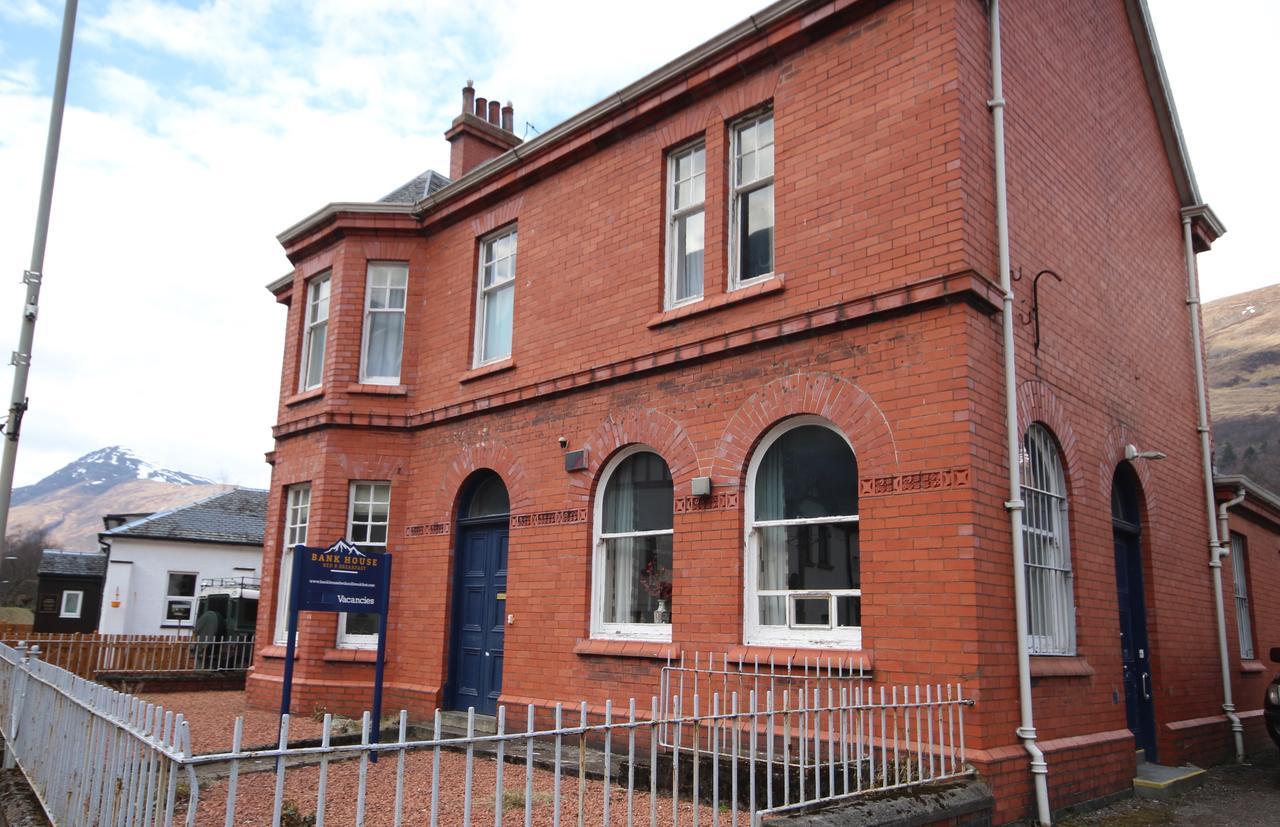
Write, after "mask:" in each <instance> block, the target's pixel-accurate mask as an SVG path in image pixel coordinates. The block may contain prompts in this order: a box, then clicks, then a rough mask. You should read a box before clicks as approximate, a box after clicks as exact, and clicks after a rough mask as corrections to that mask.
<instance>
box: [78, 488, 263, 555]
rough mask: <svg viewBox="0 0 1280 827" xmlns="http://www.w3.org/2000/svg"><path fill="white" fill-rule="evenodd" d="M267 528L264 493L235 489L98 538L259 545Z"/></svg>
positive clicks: (140, 520) (160, 512)
mask: <svg viewBox="0 0 1280 827" xmlns="http://www.w3.org/2000/svg"><path fill="white" fill-rule="evenodd" d="M266 526H267V492H266V491H258V490H255V489H252V488H236V489H234V490H232V491H227V492H225V493H223V494H215V495H214V496H212V497H206V498H205V499H203V500H197V501H196V502H193V503H191V504H190V505H183V506H179V507H177V508H170V509H169V510H167V511H158V512H156V513H155V514H152V515H151V516H149V517H143V518H142V519H139V520H134V521H133V522H131V523H125V524H124V525H122V526H116V527H115V528H113V529H111V530H110V531H104V532H102V533H101V534H100V535H98V536H99V537H102V538H105V539H110V538H113V537H144V538H147V539H152V540H186V541H194V542H204V543H236V544H239V545H253V546H260V545H262V535H263V533H264V532H265V531H266Z"/></svg>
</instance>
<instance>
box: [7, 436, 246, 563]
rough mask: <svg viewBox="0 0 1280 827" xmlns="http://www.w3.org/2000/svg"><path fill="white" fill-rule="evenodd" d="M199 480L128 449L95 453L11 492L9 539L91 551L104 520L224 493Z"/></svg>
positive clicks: (105, 449) (210, 482) (205, 480)
mask: <svg viewBox="0 0 1280 827" xmlns="http://www.w3.org/2000/svg"><path fill="white" fill-rule="evenodd" d="M229 488H231V486H228V485H217V484H214V483H213V482H212V481H211V480H209V479H206V478H205V477H201V476H199V475H197V474H188V473H186V472H183V471H174V470H171V469H168V468H161V467H160V466H157V465H155V464H153V463H150V462H147V461H146V460H145V459H143V458H141V457H139V456H138V455H137V454H135V453H134V452H133V451H130V450H129V449H128V448H121V447H120V446H112V447H110V448H102V449H100V450H97V451H92V452H90V453H88V454H85V455H84V456H82V457H80V458H79V459H77V460H76V461H74V462H72V463H69V464H68V465H66V466H64V467H62V468H60V469H58V470H57V471H54V472H53V473H52V474H50V475H49V476H47V477H45V478H44V479H42V480H40V481H39V482H37V483H35V484H34V485H27V486H24V487H22V488H16V489H14V492H13V507H12V509H11V511H10V512H9V532H8V533H9V537H11V538H13V537H16V536H21V535H23V534H25V533H28V532H31V531H37V530H43V531H46V532H47V535H46V537H45V540H44V544H45V546H47V547H49V548H66V549H72V550H76V551H91V550H93V549H96V548H97V547H98V532H99V531H102V517H103V515H106V514H118V513H140V512H154V511H160V510H162V509H165V508H172V507H173V506H176V505H183V504H185V503H189V502H194V501H195V500H198V499H201V498H203V497H208V496H211V495H213V494H216V493H219V492H221V491H225V490H227V489H229Z"/></svg>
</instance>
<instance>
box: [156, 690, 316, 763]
mask: <svg viewBox="0 0 1280 827" xmlns="http://www.w3.org/2000/svg"><path fill="white" fill-rule="evenodd" d="M141 697H142V699H143V700H146V701H149V702H150V703H153V704H157V705H159V706H163V707H164V708H165V709H169V710H173V711H174V712H175V713H177V712H181V713H182V714H183V716H184V717H185V718H186V720H187V723H188V725H189V726H190V727H191V746H192V748H193V749H194V751H195V752H196V754H197V755H198V754H201V753H209V752H222V751H226V750H230V749H231V736H232V734H233V733H234V732H235V726H236V718H238V717H240V716H244V738H243V740H242V741H241V743H242V744H243V746H244V748H245V749H248V748H250V747H267V746H270V747H274V746H275V745H276V743H277V741H278V739H279V737H280V735H279V728H280V716H279V715H277V714H276V713H275V712H271V711H268V710H262V709H250V708H249V704H248V703H247V701H246V700H245V694H244V692H156V693H153V694H145V693H144V694H143V695H141ZM323 728H324V727H323V725H322V723H321V721H318V720H315V719H313V718H310V717H303V716H300V715H294V716H292V717H290V718H289V740H290V741H298V740H301V739H305V738H319V737H320V735H321V734H322V732H321V731H322V730H323Z"/></svg>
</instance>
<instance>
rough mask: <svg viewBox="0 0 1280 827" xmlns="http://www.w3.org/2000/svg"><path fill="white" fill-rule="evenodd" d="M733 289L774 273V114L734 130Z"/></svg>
mask: <svg viewBox="0 0 1280 827" xmlns="http://www.w3.org/2000/svg"><path fill="white" fill-rule="evenodd" d="M729 135H730V144H731V146H730V151H731V155H730V158H731V162H730V164H729V287H730V289H732V288H735V287H741V286H743V285H746V284H749V283H751V282H753V281H755V280H756V279H764V278H767V277H769V276H771V275H773V113H772V112H761V113H757V114H755V115H751V116H749V117H747V118H744V119H743V120H741V121H738V122H737V123H735V124H734V125H733V127H732V129H730V132H729Z"/></svg>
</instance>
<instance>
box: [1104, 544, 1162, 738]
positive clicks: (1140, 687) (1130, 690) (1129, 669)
mask: <svg viewBox="0 0 1280 827" xmlns="http://www.w3.org/2000/svg"><path fill="white" fill-rule="evenodd" d="M1114 535H1115V547H1116V600H1117V603H1119V606H1120V661H1121V667H1122V669H1123V676H1124V711H1125V718H1126V721H1127V723H1128V725H1129V729H1130V731H1131V732H1133V738H1134V742H1135V745H1136V747H1137V748H1138V749H1140V750H1146V758H1147V760H1148V761H1151V762H1154V761H1155V760H1156V737H1155V736H1156V732H1155V707H1154V704H1153V702H1152V695H1153V692H1152V686H1151V657H1150V656H1151V649H1150V646H1149V642H1148V640H1147V609H1146V602H1145V600H1144V599H1143V594H1142V555H1141V552H1140V548H1141V547H1140V545H1139V542H1138V534H1137V532H1136V531H1133V530H1131V529H1127V528H1126V527H1121V526H1119V525H1117V526H1116V527H1115V529H1114Z"/></svg>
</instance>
